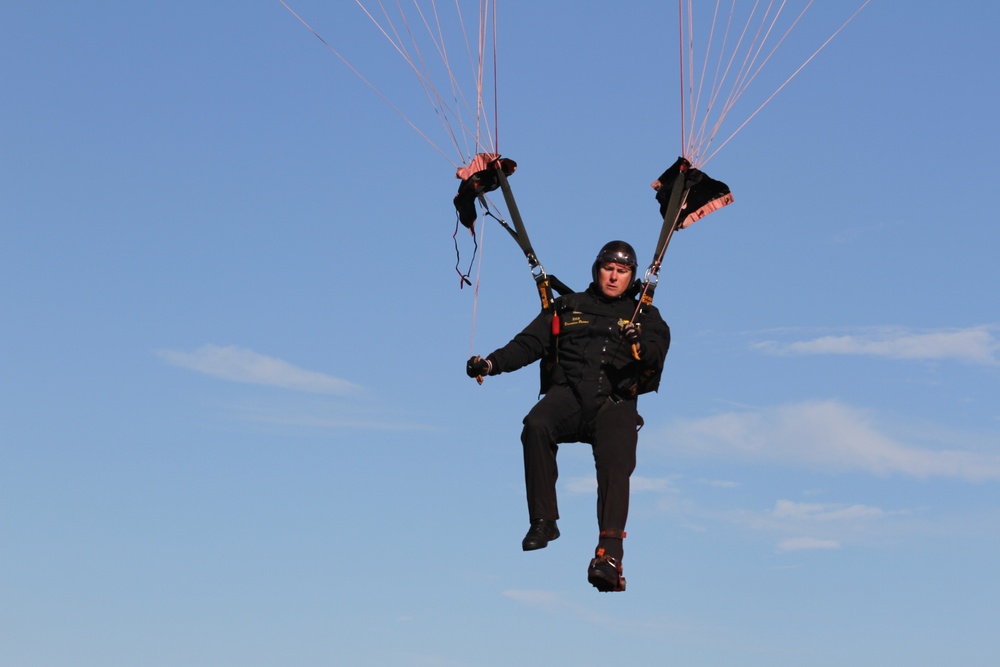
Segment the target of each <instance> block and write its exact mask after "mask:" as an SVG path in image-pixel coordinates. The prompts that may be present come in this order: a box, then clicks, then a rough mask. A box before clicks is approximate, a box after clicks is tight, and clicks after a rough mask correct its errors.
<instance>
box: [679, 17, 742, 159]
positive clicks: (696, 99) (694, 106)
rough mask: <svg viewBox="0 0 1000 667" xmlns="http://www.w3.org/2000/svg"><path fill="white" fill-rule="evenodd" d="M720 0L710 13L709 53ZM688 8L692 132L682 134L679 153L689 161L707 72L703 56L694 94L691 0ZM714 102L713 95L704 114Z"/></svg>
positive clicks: (693, 156)
mask: <svg viewBox="0 0 1000 667" xmlns="http://www.w3.org/2000/svg"><path fill="white" fill-rule="evenodd" d="M720 1H721V0H716V3H715V10H714V12H713V15H712V23H711V29H710V30H709V34H708V45H707V47H706V49H705V52H706V53H711V52H712V44H713V42H714V41H715V27H716V25H717V24H718V18H719V5H720ZM688 9H689V11H688V34H689V35H690V41H691V48H690V69H691V86H692V93H691V97H692V99H691V113H690V116H691V121H692V122H691V128H690V132H691V133H692V134H691V135H690V136H689V135H687V134H685V136H684V141H685V143H684V145H683V146H682V151H681V155H682V156H684V157H687V158H688V159H689V161H690V160H692V159H695V158H696V157H697V156H696V155H691V154H690V153H691V152H692V151H691V146H693V145H694V139H693V134H694V132H695V123H694V120H695V119H696V118H697V117H698V109H699V108H700V107H701V94H702V91H703V90H704V89H705V75H706V73H707V72H708V58H705V59H704V61H703V62H702V66H701V74H700V76H699V77H698V88H697V91H698V93H697V96H695V94H694V89H693V87H694V60H695V59H694V26H693V23H692V21H693V16H694V11H693V7H692V4H691V0H688ZM729 20H730V21H732V10H731V9H730V14H729ZM726 27H727V32H726V33H725V34H728V25H727V26H726ZM681 29H682V30H683V25H682V28H681ZM723 43H724V42H723ZM724 48H725V47H723V50H724ZM719 69H720V67H719V65H717V66H716V69H715V82H716V83H717V82H718V80H719ZM716 83H713V84H712V87H711V88H710V92H711V91H714V90H715V89H716ZM714 103H715V99H714V97H713V99H711V100H709V103H708V109H707V110H706V112H705V113H706V116H707V115H708V114H709V113H710V111H711V108H712V106H713V105H714Z"/></svg>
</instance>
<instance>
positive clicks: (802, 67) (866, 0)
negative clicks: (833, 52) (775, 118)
mask: <svg viewBox="0 0 1000 667" xmlns="http://www.w3.org/2000/svg"><path fill="white" fill-rule="evenodd" d="M870 2H871V0H865V1H864V2H863V3H861V6H860V7H858V8H857V10H855V12H854V13H853V14H851V16H850V18H848V19H847V20H846V21H844V23H843V24H842V25H841V26H840V27H839V28H837V30H836V31H835V32H834V33H833V34H832V35H830V36H829V37H828V38H827V40H826V41H825V42H823V44H821V45H820V47H819V48H818V49H816V50H815V51H814V52H813V54H812V55H811V56H809V57H808V58H806V61H805V62H804V63H802V64H801V65H799V67H798V69H796V70H795V71H794V72H792V74H791V76H789V77H788V78H787V79H785V81H784V83H782V84H781V85H780V86H778V88H777V89H776V90H775V91H774V92H773V93H771V94H770V96H768V98H767V99H766V100H764V102H763V103H762V104H761V105H760V106H759V107H757V109H756V110H754V112H753V113H752V114H750V116H749V117H748V118H747V119H746V120H745V121H743V122H742V123H741V124H740V126H739V127H737V128H736V129H735V130H733V133H732V134H730V135H729V136H728V137H727V138H726V140H725V141H723V142H722V143H721V144H720V145H719V147H718V148H716V149H715V150H714V151H712V153H711V154H710V155H709V156H708V157H707V158H706V159H705V162H708V160H710V159H712V158H713V157H715V154H716V153H718V152H719V151H720V150H722V147H723V146H725V145H726V144H728V143H729V142H730V141H731V140H732V138H733V137H735V136H736V135H737V134H738V133H739V131H740V130H742V129H743V128H744V127H746V125H747V123H749V122H750V121H751V120H753V117H754V116H756V115H757V114H758V113H760V111H761V109H763V108H764V107H766V106H767V105H768V103H770V101H771V100H772V99H774V97H775V96H776V95H777V94H778V93H780V92H781V90H782V89H783V88H784V87H785V86H787V85H788V84H789V82H791V80H792V79H794V78H795V77H796V76H797V75H798V73H799V72H801V71H802V70H803V69H804V68H805V66H806V65H808V64H809V63H810V62H811V61H812V59H813V58H815V57H816V56H817V55H819V52H820V51H822V50H823V49H825V48H826V46H827V45H828V44H829V43H830V42H832V41H833V39H834V38H835V37H836V36H837V35H839V34H840V32H841V31H842V30H843V29H844V28H846V27H847V25H848V24H849V23H850V22H851V21H853V20H854V19H855V17H857V15H858V14H860V13H861V10H862V9H864V8H865V7H866V6H868V3H870Z"/></svg>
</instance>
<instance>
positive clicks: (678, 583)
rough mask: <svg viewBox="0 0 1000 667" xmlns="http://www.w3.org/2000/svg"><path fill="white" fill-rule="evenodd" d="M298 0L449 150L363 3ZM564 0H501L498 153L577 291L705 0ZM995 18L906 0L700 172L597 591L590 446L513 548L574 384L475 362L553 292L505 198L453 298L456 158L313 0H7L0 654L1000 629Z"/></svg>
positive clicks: (44, 658)
mask: <svg viewBox="0 0 1000 667" xmlns="http://www.w3.org/2000/svg"><path fill="white" fill-rule="evenodd" d="M289 4H290V5H291V6H292V7H293V8H294V9H295V10H296V11H297V12H298V13H299V15H300V16H302V17H303V18H304V19H305V20H307V21H308V22H309V23H310V24H311V25H312V26H313V27H314V28H316V30H317V31H318V32H319V33H320V34H322V35H323V37H324V38H325V39H326V40H327V41H328V42H330V44H332V45H335V46H336V48H337V49H338V50H340V51H341V52H342V53H343V54H344V55H345V56H347V57H349V58H350V59H351V61H352V62H353V63H354V64H355V65H356V66H357V67H358V68H359V69H360V70H361V71H363V72H364V73H365V74H366V76H369V77H370V78H371V80H372V81H373V83H375V84H376V85H377V87H378V88H379V90H381V91H382V92H383V93H384V94H385V95H386V96H387V97H388V98H390V99H391V101H392V102H393V103H394V104H396V105H397V107H398V108H399V109H400V110H401V111H403V112H404V113H406V114H407V116H408V117H409V118H411V120H412V121H413V122H414V123H415V124H416V125H418V126H419V127H421V128H422V129H423V130H424V131H425V132H426V133H427V134H428V136H429V138H431V139H432V141H433V142H434V143H435V144H436V145H438V146H439V147H442V148H443V149H445V152H447V149H448V144H447V138H446V136H445V135H444V134H442V129H441V127H440V126H439V125H437V124H436V122H435V120H434V117H433V113H432V112H431V110H430V106H429V105H428V104H427V103H426V101H425V99H424V98H423V96H422V93H421V92H420V91H419V88H417V87H416V86H415V85H414V77H413V76H412V74H411V73H410V72H408V71H407V70H406V68H405V66H404V65H403V63H402V61H401V60H400V59H399V58H398V57H396V55H395V54H394V53H392V51H391V49H390V47H389V46H388V45H387V43H386V42H385V41H384V40H382V39H381V38H380V37H378V35H377V34H375V33H374V31H373V29H372V27H371V24H370V22H368V20H367V19H366V18H365V17H364V15H363V14H362V13H361V12H360V10H358V9H357V7H356V6H355V5H354V4H353V3H349V2H344V3H338V4H337V5H336V6H333V3H324V2H319V1H317V0H302V1H301V2H294V3H289ZM473 4H475V3H473ZM541 4H542V3H529V2H511V3H505V4H504V5H503V6H502V7H501V8H500V19H499V23H500V25H499V29H498V34H499V35H500V42H501V46H500V49H499V54H500V56H499V58H500V66H499V79H500V84H499V88H500V93H499V97H500V130H499V136H500V145H501V151H502V152H503V153H504V154H506V155H509V156H511V157H513V158H514V159H516V160H517V161H518V164H519V169H518V172H517V173H516V174H515V175H514V176H513V177H512V179H511V183H512V185H513V187H514V189H515V192H516V193H517V197H518V203H519V206H520V209H521V212H522V214H523V215H524V217H525V221H526V223H527V225H528V228H529V231H530V233H531V239H532V241H533V243H534V246H535V249H536V250H537V252H538V254H539V256H540V258H541V259H542V262H543V264H544V265H545V267H546V268H547V269H548V270H549V271H550V272H552V273H555V274H556V275H558V276H559V277H560V278H561V279H562V280H564V281H565V282H567V283H569V284H570V285H573V286H576V287H580V288H582V287H583V286H584V285H585V284H586V282H587V280H588V276H589V268H590V263H591V260H592V257H593V256H594V254H595V253H596V251H597V249H598V248H599V247H600V246H601V245H602V244H603V243H604V242H606V241H608V240H610V239H612V238H624V239H627V240H629V241H630V242H632V243H633V244H634V245H635V246H636V247H637V249H638V251H639V254H640V259H641V260H642V261H645V259H646V258H647V257H650V256H651V253H652V246H653V244H654V242H655V240H656V236H657V234H658V231H659V229H658V228H659V223H658V220H657V204H656V202H655V200H654V199H653V192H652V190H650V189H649V183H650V182H651V181H652V180H653V179H654V178H656V176H658V175H659V174H660V172H661V171H662V170H663V169H664V168H665V167H667V166H668V165H669V164H670V163H672V162H673V160H674V159H675V158H676V156H677V155H678V153H679V151H680V138H679V134H680V132H679V112H678V107H679V104H678V99H677V97H678V93H677V90H678V87H677V83H676V79H677V67H676V60H677V39H676V5H674V4H673V3H669V2H667V3H664V2H652V1H643V0H637V1H635V2H629V3H625V4H624V6H623V7H622V8H620V9H608V5H607V4H606V3H593V2H590V3H588V2H582V3H581V2H575V3H564V2H551V3H544V6H539V5H541ZM829 4H832V3H827V4H826V5H824V7H820V8H815V9H814V10H811V12H812V13H811V14H810V17H811V23H808V24H803V26H802V27H801V30H799V29H797V30H796V33H795V34H796V35H797V36H799V38H800V42H790V43H789V45H788V50H787V51H780V52H779V53H778V55H776V56H775V61H774V62H775V65H776V69H777V72H776V73H775V76H777V77H778V79H777V81H779V82H780V80H781V78H782V74H781V72H782V68H784V71H788V70H789V69H794V68H795V67H797V66H798V64H800V63H801V62H802V60H804V58H805V57H807V56H808V54H809V53H810V52H811V50H810V49H811V48H812V47H813V46H815V45H817V44H818V43H820V42H822V40H823V39H825V37H826V36H827V35H828V34H829V33H830V32H832V31H833V30H834V29H835V28H836V27H837V26H839V25H840V23H841V22H842V20H843V18H844V17H845V16H846V14H848V13H849V10H850V9H852V8H853V6H856V5H855V3H836V4H837V5H838V6H837V7H830V6H828V5H829ZM858 4H860V3H858ZM841 5H842V6H841ZM998 25H1000V9H998V8H997V6H996V4H995V3H989V2H985V1H972V0H967V1H966V2H959V3H951V4H950V5H947V6H946V5H945V3H937V2H933V3H932V2H926V1H925V0H915V1H914V2H909V3H905V5H904V3H895V2H886V1H885V0H882V1H879V0H874V1H873V2H872V3H871V4H870V5H869V6H868V7H867V8H866V9H865V10H864V11H863V12H862V13H861V15H860V16H859V17H858V18H857V19H856V20H855V21H854V22H853V23H852V24H851V25H850V26H849V27H848V28H847V29H846V30H845V31H844V32H843V33H842V34H841V35H840V36H839V37H838V38H837V39H836V40H835V41H834V42H832V43H831V44H830V46H829V47H827V49H826V50H824V51H823V52H822V53H821V54H820V55H819V56H817V58H816V59H815V60H813V61H812V62H811V63H810V64H809V66H808V67H807V68H806V69H805V70H803V72H802V73H801V74H800V75H799V76H798V77H797V78H796V79H794V81H793V82H792V83H791V84H789V86H788V87H787V88H785V89H784V90H783V91H782V92H781V93H780V94H779V95H778V96H777V97H776V98H775V99H774V100H773V101H772V102H771V103H770V104H769V105H768V106H767V107H766V108H765V109H764V111H762V112H761V113H760V114H759V115H758V116H756V117H755V118H754V119H753V121H752V122H751V123H750V124H748V125H747V126H746V127H745V128H744V129H743V130H742V131H741V132H740V133H739V134H738V135H737V136H736V138H734V139H733V141H731V142H730V143H729V144H727V145H726V146H725V147H724V148H723V149H722V150H721V151H720V152H719V153H718V154H717V155H716V156H715V157H713V158H712V159H711V161H710V163H709V164H708V165H706V167H705V169H706V171H707V172H708V173H710V174H711V175H712V176H713V177H715V178H718V179H721V180H724V181H725V182H727V183H728V184H729V185H730V187H731V188H732V190H733V192H734V195H735V198H736V201H735V203H734V204H733V205H731V206H729V207H727V208H725V209H723V210H721V211H718V212H716V213H713V214H712V215H711V216H709V217H708V218H706V219H705V220H703V221H699V222H698V223H696V224H695V225H694V226H692V227H690V228H689V229H686V230H683V231H682V232H679V233H678V234H677V236H676V237H675V238H674V240H673V241H672V243H671V246H670V249H669V251H668V252H667V256H666V261H665V265H664V269H663V271H662V273H661V277H660V283H659V288H658V290H657V293H656V299H657V305H658V306H659V307H660V309H661V311H662V312H663V314H664V316H665V318H666V319H667V321H668V322H669V323H670V325H671V328H672V332H673V346H672V349H671V353H670V355H669V359H668V362H667V367H666V373H665V377H664V383H663V385H662V387H661V389H660V391H659V393H657V394H654V395H650V396H646V397H644V398H643V399H642V400H641V401H640V411H641V412H642V414H643V415H644V417H645V420H646V426H645V428H644V429H643V431H642V432H641V434H640V450H639V465H638V469H637V470H636V473H635V475H634V477H633V482H634V483H633V498H632V509H631V515H630V520H629V526H628V532H629V537H628V539H627V540H626V557H625V574H626V576H627V578H628V581H629V587H628V590H627V591H626V592H625V593H624V594H615V595H602V594H598V593H597V592H596V591H595V590H594V589H593V588H591V587H590V586H589V584H588V583H587V581H586V574H585V571H586V566H587V562H588V561H589V559H590V557H591V554H592V551H593V547H594V544H595V541H596V539H595V538H596V535H595V533H596V521H595V518H594V481H593V464H592V459H591V457H590V453H589V451H588V449H587V447H586V446H585V445H566V446H564V447H563V448H562V449H561V451H560V472H561V476H560V481H559V493H560V503H561V511H562V515H563V518H562V520H561V521H560V528H561V530H562V537H561V538H560V539H559V540H558V541H557V542H554V543H552V544H551V545H550V547H549V548H548V549H545V550H543V551H539V552H533V553H528V554H525V553H523V552H521V550H520V540H521V537H522V536H523V533H524V530H525V529H526V527H527V516H526V512H525V508H524V499H523V488H522V486H523V481H522V480H523V477H522V470H521V454H520V445H519V442H518V436H519V432H520V420H521V418H522V416H523V415H524V413H525V412H527V410H528V409H529V408H530V407H531V405H532V403H533V401H534V400H535V398H536V390H537V374H536V373H535V372H534V371H533V370H531V369H527V370H525V371H522V372H521V373H517V374H512V375H505V376H500V377H496V378H489V379H487V381H486V382H485V383H484V384H483V385H482V386H477V385H476V384H475V383H474V382H473V381H471V380H469V379H468V378H467V377H465V375H464V364H465V360H466V359H467V357H468V356H469V354H470V352H476V353H486V352H489V351H490V350H492V349H494V348H496V347H499V346H500V345H502V344H503V343H505V342H506V341H507V340H508V339H509V338H510V337H511V336H512V335H513V334H514V333H516V332H517V331H518V330H519V329H520V328H521V327H522V326H523V325H524V324H525V323H527V321H528V320H529V319H530V318H531V317H532V316H533V314H534V312H535V310H536V309H537V300H536V297H535V296H534V287H533V284H532V282H531V278H530V275H529V272H528V270H527V266H526V264H525V262H524V258H523V256H522V255H521V253H520V251H519V249H518V248H517V246H516V245H515V244H514V243H512V242H511V241H510V239H508V238H506V234H505V233H504V232H503V231H502V230H501V229H499V228H498V227H497V226H496V225H493V226H492V227H487V228H486V230H485V233H484V234H483V235H482V236H481V238H480V242H481V247H482V250H483V264H482V268H481V274H480V275H481V282H480V287H479V292H478V299H474V293H473V291H472V290H470V289H469V288H466V289H459V284H458V278H457V276H456V274H455V271H454V263H455V256H454V247H453V242H452V239H451V235H452V232H453V228H454V227H453V226H454V216H453V212H452V210H451V209H450V206H451V204H450V202H451V197H452V196H453V194H454V190H455V187H456V185H457V181H456V180H455V179H454V176H453V165H452V163H451V162H449V160H448V159H445V158H444V157H442V155H441V154H439V153H438V152H436V151H435V150H434V149H433V148H432V147H431V146H430V145H429V144H428V142H427V141H425V140H424V139H423V138H421V137H420V136H419V135H418V134H417V133H416V132H414V131H413V129H411V128H410V127H409V126H408V125H407V124H406V123H405V122H403V121H402V120H401V119H400V118H399V116H398V115H397V114H396V113H395V112H393V110H392V109H391V108H389V107H388V106H387V105H386V104H385V103H383V102H382V101H381V100H380V99H379V98H378V96H376V95H375V94H374V93H372V91H371V90H369V89H368V88H367V87H365V85H364V84H363V83H361V82H360V81H359V80H358V79H357V77H355V76H354V75H353V74H352V73H351V72H350V71H349V70H348V69H347V68H346V67H345V66H344V65H343V64H342V63H341V62H340V61H338V60H337V59H336V58H335V57H334V56H333V54H331V53H330V52H329V51H328V50H326V49H325V48H324V47H323V45H322V44H321V43H320V42H318V41H317V40H316V39H315V38H314V37H313V36H312V35H311V34H310V33H309V32H308V31H307V30H306V29H305V28H304V27H303V26H302V25H301V24H300V23H299V22H298V21H296V20H295V18H294V17H293V16H292V15H290V14H289V13H288V11H287V10H286V9H285V8H284V7H282V6H281V4H280V3H279V2H278V1H277V0H275V1H274V2H253V3H237V2H224V1H220V2H215V3H208V4H206V3H192V2H184V1H181V2H174V3H156V4H153V3H125V2H113V1H107V2H99V3H91V4H89V5H84V4H80V3H68V2H45V1H40V2H33V3H7V4H6V5H4V6H3V8H2V9H0V35H2V39H0V54H2V55H0V81H2V84H3V91H4V95H3V102H2V112H0V118H2V121H3V122H2V123H0V151H2V154H3V156H4V159H3V160H2V161H0V177H2V182H3V186H2V187H0V225H2V238H3V242H2V244H0V280H2V285H3V287H2V289H0V308H2V311H3V313H4V321H5V325H4V327H3V333H2V338H0V341H2V345H0V406H2V407H0V563H2V570H0V600H2V604H0V662H2V663H3V664H5V665H6V664H9V665H18V666H22V667H36V666H43V665H44V666H54V665H74V667H89V666H101V667H114V666H123V667H124V666H129V667H131V666H134V665H148V666H161V665H162V666H168V665H169V666H174V665H190V666H195V665H212V666H218V665H234V666H235V665H239V666H241V667H247V666H256V665H261V666H263V665H279V664H280V665H340V664H351V665H407V666H411V665H412V666H419V667H424V666H434V667H438V666H441V667H451V666H467V665H468V666H476V667H490V666H494V665H506V664H510V663H511V662H520V663H524V664H542V663H546V664H573V665H580V666H581V667H582V666H586V665H595V666H598V665H607V664H612V663H618V664H630V665H662V664H676V665H699V666H706V665H708V666H714V665H751V666H757V665H760V666H765V665H766V666H768V667H774V666H776V665H788V666H792V665H795V666H798V665H811V666H820V667H822V666H831V667H832V666H839V665H846V664H851V665H908V666H912V665H922V666H932V665H942V664H962V665H970V666H971V665H988V664H990V665H991V664H993V661H994V660H995V657H996V655H997V653H998V652H1000V643H998V639H997V635H996V631H995V624H996V621H995V619H996V618H997V617H998V616H1000V602H998V600H1000V577H998V575H997V568H996V562H997V559H998V557H1000V537H998V535H1000V502H998V501H1000V493H998V484H1000V407H998V405H997V399H996V397H997V395H998V391H1000V317H998V313H997V307H996V297H995V293H996V292H997V289H998V288H1000V280H998V274H997V269H996V260H995V255H996V250H995V249H996V247H997V245H998V243H1000V232H998V231H997V226H996V225H995V224H994V222H995V218H996V214H995V212H994V210H993V206H992V194H993V192H994V191H995V188H996V186H995V181H996V177H997V175H998V169H997V166H996V159H995V152H996V148H997V146H998V145H1000V141H998V140H1000V136H998V133H997V124H996V118H997V116H998V114H1000V98H998V95H997V93H996V90H995V85H993V84H992V82H993V81H994V80H995V78H996V74H997V63H1000V46H998V45H997V40H996V38H995V32H996V28H997V26H998ZM758 83H759V84H760V85H759V91H757V92H759V93H761V94H763V95H765V96H766V95H767V94H768V93H769V92H770V91H771V90H773V86H774V81H770V82H769V81H767V80H762V81H759V82H755V83H754V86H755V87H757V86H758ZM751 106H752V105H751ZM747 111H748V110H747V109H744V110H742V113H743V114H744V117H745V115H746V113H747ZM740 113H741V111H737V110H734V111H733V113H732V116H733V117H734V118H735V117H738V116H739V115H740ZM449 158H451V159H454V155H449ZM466 256H467V255H466ZM650 258H651V257H650ZM474 308H475V317H473V313H474V310H473V309H474Z"/></svg>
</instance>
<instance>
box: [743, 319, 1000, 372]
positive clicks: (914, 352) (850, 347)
mask: <svg viewBox="0 0 1000 667" xmlns="http://www.w3.org/2000/svg"><path fill="white" fill-rule="evenodd" d="M995 330H996V327H994V326H988V325H984V326H978V327H971V328H967V329H941V330H934V331H925V332H912V331H908V330H905V329H899V328H880V329H870V330H867V331H865V332H863V333H859V334H848V335H841V336H821V337H819V338H814V339H812V340H802V341H795V342H779V341H776V340H766V341H761V342H758V343H754V344H753V345H752V347H753V348H754V349H757V350H760V351H762V352H765V353H768V354H776V355H810V354H839V355H857V356H871V357H883V358H886V359H910V360H922V361H958V362H962V363H968V364H978V365H986V366H997V365H1000V337H998V336H997V335H996V334H995V333H994V331H995Z"/></svg>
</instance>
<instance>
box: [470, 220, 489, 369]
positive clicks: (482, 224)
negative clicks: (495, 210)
mask: <svg viewBox="0 0 1000 667" xmlns="http://www.w3.org/2000/svg"><path fill="white" fill-rule="evenodd" d="M483 205H484V206H485V203H484V204H483ZM486 210H487V211H489V209H486ZM479 238H480V243H481V245H482V246H483V247H484V248H485V247H486V215H484V216H483V219H482V220H480V221H479ZM482 273H483V253H482V252H480V253H479V263H478V264H477V265H476V284H475V287H474V288H473V290H472V324H471V328H470V331H469V356H472V355H473V354H475V352H474V351H473V350H474V349H475V346H476V315H477V314H478V312H479V279H480V276H482Z"/></svg>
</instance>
